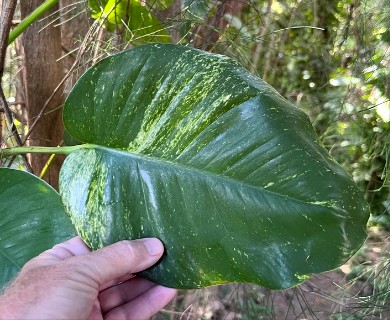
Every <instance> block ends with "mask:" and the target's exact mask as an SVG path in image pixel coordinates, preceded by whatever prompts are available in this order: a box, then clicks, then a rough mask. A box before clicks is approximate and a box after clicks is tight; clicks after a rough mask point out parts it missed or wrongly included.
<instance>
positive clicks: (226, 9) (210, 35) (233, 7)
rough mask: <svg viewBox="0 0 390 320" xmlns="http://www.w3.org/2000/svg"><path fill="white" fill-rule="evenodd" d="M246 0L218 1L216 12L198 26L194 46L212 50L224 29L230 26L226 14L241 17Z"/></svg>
mask: <svg viewBox="0 0 390 320" xmlns="http://www.w3.org/2000/svg"><path fill="white" fill-rule="evenodd" d="M244 4H245V2H244V1H235V0H222V1H218V2H217V6H216V10H217V12H216V14H215V15H214V16H212V17H210V18H209V19H207V22H206V23H205V24H203V25H201V26H198V27H197V28H196V31H195V33H194V37H193V46H194V47H195V48H199V49H202V50H205V51H212V49H213V47H215V45H216V44H217V42H218V40H219V39H220V37H221V35H222V33H223V31H224V30H225V28H226V27H227V26H228V21H227V20H226V19H225V18H224V15H225V14H231V15H234V16H237V17H241V12H242V9H243V7H244Z"/></svg>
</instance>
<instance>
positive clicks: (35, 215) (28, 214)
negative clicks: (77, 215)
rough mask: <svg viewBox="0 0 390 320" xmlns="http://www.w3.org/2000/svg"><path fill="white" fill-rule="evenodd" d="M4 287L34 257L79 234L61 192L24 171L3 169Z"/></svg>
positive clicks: (0, 236) (0, 262) (0, 264)
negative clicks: (69, 215) (63, 204)
mask: <svg viewBox="0 0 390 320" xmlns="http://www.w3.org/2000/svg"><path fill="white" fill-rule="evenodd" d="M0 203H1V206H0V270H1V272H0V287H2V286H3V285H4V284H5V283H7V282H8V281H9V280H10V279H12V277H13V276H15V274H16V273H17V272H18V271H19V270H20V268H21V267H22V266H23V265H24V264H25V263H26V262H27V261H28V260H30V259H31V258H33V257H35V256H37V255H38V254H40V253H41V252H43V251H45V250H47V249H49V248H51V247H52V246H54V245H55V244H57V243H60V242H63V241H65V240H67V239H69V238H71V237H72V236H74V235H75V234H76V233H75V231H74V229H73V227H72V225H71V224H70V222H69V219H68V217H67V216H66V214H65V211H64V209H63V207H62V203H61V200H60V197H59V195H58V193H57V192H56V191H55V190H54V189H53V188H52V187H51V186H49V185H48V184H47V183H46V182H44V181H43V180H41V179H39V178H37V177H35V176H33V175H32V174H29V173H27V172H24V171H19V170H14V169H7V168H0Z"/></svg>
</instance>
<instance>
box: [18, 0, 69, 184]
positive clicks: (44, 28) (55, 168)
mask: <svg viewBox="0 0 390 320" xmlns="http://www.w3.org/2000/svg"><path fill="white" fill-rule="evenodd" d="M41 3H42V1H41V0H23V1H21V2H20V9H21V15H22V19H23V18H24V17H26V16H27V15H29V14H30V13H31V12H32V11H33V10H34V9H35V8H36V7H37V6H38V5H40V4H41ZM58 9H59V6H58V5H57V6H54V8H52V9H51V10H50V11H49V12H47V13H46V14H45V17H48V16H50V17H49V18H47V19H44V18H42V19H41V20H39V21H37V22H35V23H34V24H33V25H31V26H30V27H29V28H28V29H27V30H26V31H25V32H24V33H23V35H22V38H21V51H22V57H23V69H22V82H23V89H24V96H25V103H26V109H27V114H28V123H27V125H28V128H29V130H31V129H32V126H33V123H34V122H35V121H36V120H38V122H37V123H36V125H35V126H34V128H33V131H32V133H31V135H30V136H29V139H28V141H27V144H28V145H30V146H35V145H40V146H57V145H59V144H60V143H61V141H62V136H63V125H62V109H61V105H62V103H63V94H62V91H61V90H59V91H58V92H57V93H56V94H55V95H54V96H53V97H52V98H51V99H50V101H49V102H48V104H47V105H46V103H47V101H48V99H49V98H50V97H51V95H52V94H53V92H54V91H55V89H56V87H57V86H58V85H59V83H60V82H61V80H62V78H63V76H64V71H63V65H62V62H61V61H57V59H59V58H60V57H61V54H62V50H61V30H60V28H59V27H54V26H53V24H55V23H51V24H49V22H50V21H53V20H54V19H55V18H56V17H57V16H58ZM56 12H57V13H56ZM45 105H46V107H45ZM44 107H45V110H44V112H43V114H42V116H40V114H41V110H42V108H44ZM48 158H49V156H48V155H33V156H31V157H30V161H31V166H32V168H33V171H34V173H35V174H39V173H40V172H41V171H42V169H43V168H44V166H45V164H46V162H47V161H48ZM61 163H62V159H61V158H60V157H58V156H57V157H55V159H54V161H53V162H52V163H51V165H50V167H49V171H48V172H47V174H46V176H45V180H46V181H48V182H49V183H50V184H51V185H52V186H54V187H55V188H57V186H58V172H59V168H60V166H61Z"/></svg>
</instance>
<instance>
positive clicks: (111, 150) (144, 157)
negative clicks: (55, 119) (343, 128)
mask: <svg viewBox="0 0 390 320" xmlns="http://www.w3.org/2000/svg"><path fill="white" fill-rule="evenodd" d="M85 149H92V150H93V149H97V150H99V149H100V150H103V151H105V152H108V153H117V154H124V155H125V156H130V157H132V158H134V159H135V160H136V161H137V159H140V160H143V161H145V160H146V161H150V162H157V163H161V164H162V165H164V166H173V167H178V168H181V169H182V170H185V171H195V172H199V174H200V175H205V176H215V177H216V178H218V179H222V180H227V181H229V182H231V183H234V184H238V185H241V186H247V187H248V188H254V189H257V190H259V191H260V192H262V193H265V194H269V195H274V196H276V197H280V198H284V199H287V200H288V201H292V202H298V203H303V204H305V205H307V206H315V207H322V208H326V209H329V210H334V211H343V210H342V209H341V208H338V207H335V206H326V205H323V204H320V203H312V202H308V201H305V200H302V199H297V198H293V197H291V196H289V195H285V194H281V193H277V192H275V191H271V190H268V189H265V188H264V187H260V186H256V185H253V184H251V183H248V182H243V181H240V180H237V179H234V178H232V177H228V176H224V175H222V174H218V173H215V172H211V171H206V170H202V169H200V168H196V167H191V166H187V165H185V164H183V163H180V162H172V161H169V160H167V159H162V158H157V157H153V156H149V155H144V154H139V153H134V152H129V151H127V150H121V149H115V148H109V147H105V146H102V145H97V144H85ZM75 152H77V151H75ZM321 201H322V202H326V201H327V200H321Z"/></svg>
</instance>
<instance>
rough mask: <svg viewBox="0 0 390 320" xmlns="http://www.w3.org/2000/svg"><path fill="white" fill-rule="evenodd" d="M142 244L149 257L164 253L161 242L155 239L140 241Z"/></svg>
mask: <svg viewBox="0 0 390 320" xmlns="http://www.w3.org/2000/svg"><path fill="white" fill-rule="evenodd" d="M142 242H143V243H144V245H145V247H146V249H147V250H148V253H149V255H151V256H159V255H160V254H161V253H162V252H163V251H164V247H163V245H162V243H161V241H160V240H158V239H156V238H146V239H142Z"/></svg>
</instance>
